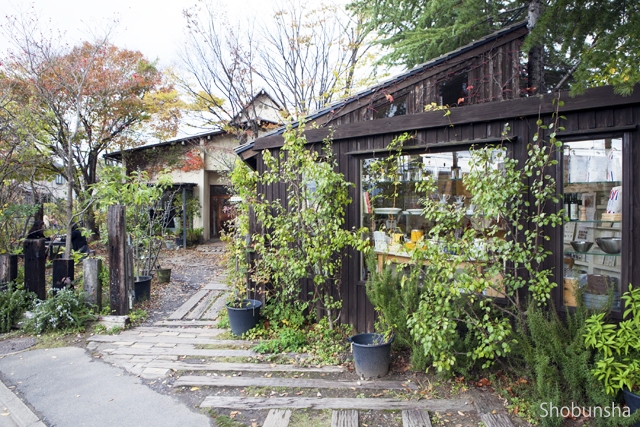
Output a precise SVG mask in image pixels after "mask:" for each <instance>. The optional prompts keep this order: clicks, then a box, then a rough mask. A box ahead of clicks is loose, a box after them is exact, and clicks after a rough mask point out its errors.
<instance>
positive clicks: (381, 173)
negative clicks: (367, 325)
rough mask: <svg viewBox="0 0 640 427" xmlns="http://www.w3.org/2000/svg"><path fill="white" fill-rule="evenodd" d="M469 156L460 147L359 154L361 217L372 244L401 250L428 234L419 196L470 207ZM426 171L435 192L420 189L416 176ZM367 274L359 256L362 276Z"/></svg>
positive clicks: (470, 209)
mask: <svg viewBox="0 0 640 427" xmlns="http://www.w3.org/2000/svg"><path fill="white" fill-rule="evenodd" d="M470 158H471V153H470V152H469V151H467V150H460V151H449V152H441V153H423V154H400V155H395V156H394V155H391V156H389V157H386V158H370V159H363V160H362V161H361V180H360V183H361V193H362V203H361V206H362V210H361V221H362V225H363V226H365V227H367V228H369V230H371V231H372V234H373V241H374V244H375V250H376V251H379V252H389V251H390V250H391V251H393V250H395V251H398V252H403V253H404V254H405V255H406V251H410V250H411V248H412V245H414V244H415V243H416V241H417V240H419V239H421V238H423V236H427V235H428V233H429V230H430V229H431V227H432V225H433V224H431V223H430V222H429V221H428V220H427V219H426V218H425V217H424V216H423V215H422V208H423V204H422V202H421V201H422V200H424V198H425V197H432V198H434V199H436V198H437V199H438V200H439V202H440V203H446V204H450V205H455V206H456V207H458V208H459V209H464V210H465V211H468V212H469V213H473V208H474V207H473V204H472V203H471V197H470V194H469V193H468V192H467V191H466V189H465V187H464V184H463V176H464V175H465V174H467V173H469V161H470ZM430 177H433V178H435V179H436V184H437V192H436V193H433V194H429V195H426V194H423V193H420V191H419V184H420V182H421V181H423V180H426V179H428V178H430ZM394 248H395V249H394ZM366 274H367V272H366V269H365V267H364V262H363V267H362V280H365V279H366Z"/></svg>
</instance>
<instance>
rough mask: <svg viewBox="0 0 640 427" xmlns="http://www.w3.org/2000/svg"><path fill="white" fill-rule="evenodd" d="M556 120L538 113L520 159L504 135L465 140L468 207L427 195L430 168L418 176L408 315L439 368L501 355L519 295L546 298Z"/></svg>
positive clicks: (518, 313)
mask: <svg viewBox="0 0 640 427" xmlns="http://www.w3.org/2000/svg"><path fill="white" fill-rule="evenodd" d="M557 105H558V108H559V107H560V106H561V105H562V104H561V101H559V102H558V104H557ZM558 120H559V116H558V115H557V112H556V114H554V117H553V121H552V123H549V124H546V125H545V124H544V123H543V122H542V121H541V120H538V122H537V124H538V131H537V132H536V134H535V136H534V138H533V141H532V142H531V143H530V144H528V146H527V159H526V160H525V162H524V164H522V165H520V164H518V161H517V160H515V159H513V158H511V157H510V156H509V152H508V149H507V147H506V146H505V144H500V145H497V146H484V147H481V148H472V150H471V159H470V172H469V173H468V174H467V175H466V176H464V177H463V182H464V185H465V187H466V189H467V191H468V192H469V193H470V194H471V196H472V202H473V204H474V205H475V210H474V213H473V214H471V215H470V214H468V213H467V212H466V211H465V210H464V209H461V208H458V207H456V206H455V205H450V204H443V203H439V201H438V200H435V199H434V198H433V197H429V196H430V195H431V194H433V193H435V192H437V182H436V181H435V180H434V179H433V178H432V177H431V178H429V179H426V180H424V181H423V182H422V183H421V184H420V185H419V191H421V192H423V194H424V195H425V197H424V199H423V200H422V203H423V205H424V210H423V215H424V216H425V217H426V218H427V220H429V221H431V222H432V223H433V224H434V226H433V227H432V228H431V230H430V231H429V233H428V236H427V237H428V239H426V240H425V242H422V243H420V244H418V245H417V247H416V249H415V251H414V253H413V261H414V268H413V269H412V272H411V274H413V275H415V276H421V277H423V284H424V285H423V289H422V293H421V299H420V304H419V307H418V309H417V310H416V311H415V312H414V313H413V314H412V315H411V316H410V317H409V319H408V324H409V327H410V328H411V332H412V334H413V336H414V338H415V339H416V340H418V341H419V342H421V343H422V345H423V347H424V350H425V353H426V355H427V356H429V357H430V358H431V359H432V361H433V365H434V367H436V368H437V369H438V370H439V371H452V370H453V371H455V370H457V369H459V368H460V367H461V366H462V365H464V366H467V367H469V366H473V365H475V364H479V365H481V366H482V367H483V368H486V367H488V366H490V365H492V364H493V363H494V362H495V361H496V360H500V358H501V357H504V356H505V355H507V354H509V353H510V352H511V351H512V349H513V346H514V344H516V343H517V340H516V337H515V334H514V325H525V317H526V310H527V306H528V304H529V303H531V304H536V305H538V306H544V305H546V304H547V303H548V301H549V299H550V294H551V290H552V289H553V288H554V287H555V286H556V284H555V283H553V281H552V274H553V271H552V269H550V268H543V262H544V260H545V259H546V258H547V257H548V256H549V254H550V252H549V251H548V250H547V249H545V247H544V242H545V241H547V240H549V236H548V235H546V234H545V231H546V227H547V226H552V227H555V226H558V225H561V224H562V222H563V220H564V212H563V211H559V212H553V210H552V209H550V205H552V204H556V203H558V201H559V196H558V195H557V193H556V182H555V179H554V177H553V175H552V174H551V170H552V168H553V167H554V166H555V165H556V164H557V160H556V158H557V151H558V150H559V149H560V148H561V147H562V143H561V142H560V141H559V140H558V139H557V138H556V136H555V128H557V123H558ZM507 130H508V129H505V133H506V131H507ZM544 131H547V132H548V133H549V137H548V140H547V141H544V140H543V138H542V137H541V135H542V132H544ZM487 294H492V295H501V296H502V297H503V298H501V299H500V301H499V302H498V300H497V299H496V298H494V297H490V296H488V295H487ZM525 329H526V327H525Z"/></svg>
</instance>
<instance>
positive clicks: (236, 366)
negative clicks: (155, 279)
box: [149, 357, 345, 373]
mask: <svg viewBox="0 0 640 427" xmlns="http://www.w3.org/2000/svg"><path fill="white" fill-rule="evenodd" d="M149 366H150V367H158V368H170V369H175V370H177V371H211V372H220V371H225V372H229V371H230V372H320V373H341V372H344V371H345V369H344V368H343V367H342V366H319V367H305V366H297V365H277V364H275V363H273V364H267V363H223V362H209V363H188V362H180V361H177V362H167V361H164V360H161V358H160V357H158V358H157V359H156V360H154V361H152V362H149Z"/></svg>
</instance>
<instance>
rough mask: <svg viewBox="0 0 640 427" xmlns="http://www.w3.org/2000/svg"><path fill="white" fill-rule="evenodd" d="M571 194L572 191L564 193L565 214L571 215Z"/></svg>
mask: <svg viewBox="0 0 640 427" xmlns="http://www.w3.org/2000/svg"><path fill="white" fill-rule="evenodd" d="M569 194H570V193H566V194H565V195H564V215H565V216H569Z"/></svg>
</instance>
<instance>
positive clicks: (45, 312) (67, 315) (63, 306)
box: [27, 289, 94, 334]
mask: <svg viewBox="0 0 640 427" xmlns="http://www.w3.org/2000/svg"><path fill="white" fill-rule="evenodd" d="M93 319H94V315H93V313H92V312H91V310H90V309H89V307H87V306H86V304H85V295H84V293H83V292H75V291H73V290H71V289H61V290H59V291H58V292H57V293H56V294H55V295H54V294H53V292H52V291H49V295H48V298H47V299H46V300H44V301H41V302H39V303H37V304H36V306H35V309H34V310H33V318H31V319H30V320H29V322H28V324H27V329H28V330H31V331H33V332H35V333H37V334H40V333H43V332H46V331H49V330H57V331H68V330H71V331H82V330H84V327H85V326H86V324H87V322H89V321H90V320H93Z"/></svg>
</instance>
